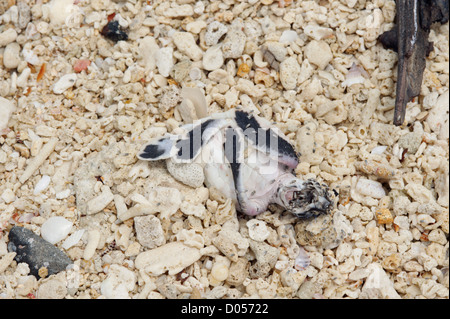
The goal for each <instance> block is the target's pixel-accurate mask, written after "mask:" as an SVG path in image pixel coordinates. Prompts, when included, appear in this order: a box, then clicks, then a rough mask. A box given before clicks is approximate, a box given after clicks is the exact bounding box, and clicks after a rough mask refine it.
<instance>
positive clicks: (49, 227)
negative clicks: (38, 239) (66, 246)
mask: <svg viewBox="0 0 450 319" xmlns="http://www.w3.org/2000/svg"><path fill="white" fill-rule="evenodd" d="M72 225H73V224H72V222H70V221H68V220H67V219H65V218H64V217H61V216H55V217H50V218H49V219H47V221H46V222H45V223H44V224H42V227H41V236H42V238H44V239H45V240H46V241H48V242H49V243H51V244H56V243H57V242H59V241H61V240H63V239H64V238H66V237H67V235H69V233H70V231H71V230H72Z"/></svg>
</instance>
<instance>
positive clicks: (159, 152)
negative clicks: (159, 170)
mask: <svg viewBox="0 0 450 319" xmlns="http://www.w3.org/2000/svg"><path fill="white" fill-rule="evenodd" d="M175 142H176V139H175V136H173V135H170V136H166V137H163V138H160V139H158V140H156V141H153V142H150V143H148V144H146V145H144V147H142V149H141V151H140V152H139V153H138V155H137V157H138V158H139V159H141V160H145V161H157V160H161V159H167V158H170V157H172V156H173V154H174V152H175Z"/></svg>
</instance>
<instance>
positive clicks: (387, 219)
mask: <svg viewBox="0 0 450 319" xmlns="http://www.w3.org/2000/svg"><path fill="white" fill-rule="evenodd" d="M375 216H376V218H377V221H378V223H379V224H390V223H392V222H393V221H394V218H393V217H392V214H391V212H390V210H389V209H387V208H380V209H378V210H377V211H376V212H375Z"/></svg>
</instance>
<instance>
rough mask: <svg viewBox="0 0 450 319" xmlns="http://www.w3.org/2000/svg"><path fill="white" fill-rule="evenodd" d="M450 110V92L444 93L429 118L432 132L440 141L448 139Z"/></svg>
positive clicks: (428, 121)
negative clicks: (449, 114)
mask: <svg viewBox="0 0 450 319" xmlns="http://www.w3.org/2000/svg"><path fill="white" fill-rule="evenodd" d="M448 110H449V91H448V90H447V91H446V92H444V93H443V94H442V95H441V96H439V98H438V99H437V100H436V104H434V106H433V107H432V109H431V110H430V113H429V115H428V117H427V123H428V125H429V126H430V128H431V130H432V131H433V132H435V133H436V134H438V137H439V139H442V140H445V139H448V127H449V121H448Z"/></svg>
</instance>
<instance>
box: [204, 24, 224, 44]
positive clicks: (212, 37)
mask: <svg viewBox="0 0 450 319" xmlns="http://www.w3.org/2000/svg"><path fill="white" fill-rule="evenodd" d="M227 32H228V28H227V27H226V26H225V25H224V24H222V23H220V22H219V21H213V22H212V23H210V24H209V25H208V27H207V28H206V33H205V43H206V45H216V44H217V43H218V42H219V39H220V38H221V37H222V36H223V35H224V34H225V33H227Z"/></svg>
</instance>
